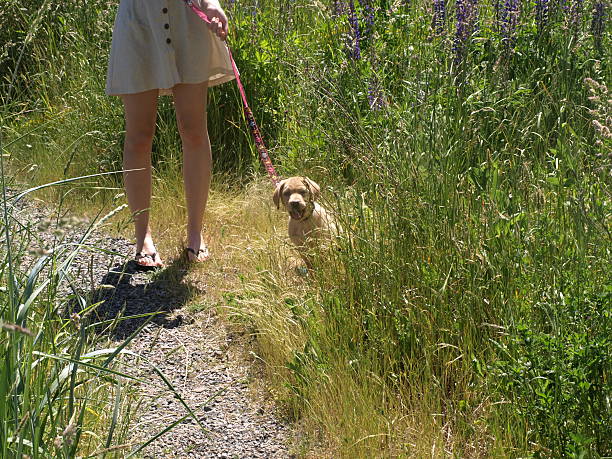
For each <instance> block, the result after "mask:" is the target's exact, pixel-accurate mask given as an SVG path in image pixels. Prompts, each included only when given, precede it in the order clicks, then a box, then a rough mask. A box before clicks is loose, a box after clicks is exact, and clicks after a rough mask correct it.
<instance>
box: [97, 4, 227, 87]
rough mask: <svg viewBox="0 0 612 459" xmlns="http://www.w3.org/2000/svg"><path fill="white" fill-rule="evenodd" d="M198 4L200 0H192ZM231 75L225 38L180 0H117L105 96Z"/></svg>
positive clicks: (215, 80)
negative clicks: (218, 35)
mask: <svg viewBox="0 0 612 459" xmlns="http://www.w3.org/2000/svg"><path fill="white" fill-rule="evenodd" d="M195 4H196V5H198V1H197V0H196V1H195ZM233 78H234V73H233V71H232V65H231V62H230V58H229V53H228V51H227V47H226V46H225V43H223V41H221V40H220V39H219V38H218V37H217V36H215V35H214V34H213V33H212V32H211V31H210V29H209V28H208V26H207V25H206V23H204V21H202V20H201V19H200V18H199V17H198V16H197V15H196V14H195V13H194V12H193V11H192V10H191V9H190V8H189V7H188V6H187V5H186V4H185V2H184V1H183V0H121V3H120V4H119V10H118V12H117V17H116V19H115V27H114V29H113V41H112V45H111V52H110V58H109V63H108V74H107V77H106V93H107V94H108V95H121V94H134V93H139V92H143V91H148V90H151V89H159V90H160V91H159V93H160V94H169V93H171V88H172V87H173V86H174V85H176V84H178V83H202V82H205V81H208V86H215V85H218V84H221V83H225V82H226V81H229V80H231V79H233Z"/></svg>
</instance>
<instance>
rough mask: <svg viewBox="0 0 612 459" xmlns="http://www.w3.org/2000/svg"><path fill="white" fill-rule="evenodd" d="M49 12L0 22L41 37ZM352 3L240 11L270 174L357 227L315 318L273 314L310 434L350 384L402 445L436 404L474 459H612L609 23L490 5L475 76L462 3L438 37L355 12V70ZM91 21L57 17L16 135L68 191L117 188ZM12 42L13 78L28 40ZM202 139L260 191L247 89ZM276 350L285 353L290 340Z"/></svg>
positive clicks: (217, 101) (384, 9) (268, 5)
mask: <svg viewBox="0 0 612 459" xmlns="http://www.w3.org/2000/svg"><path fill="white" fill-rule="evenodd" d="M177 1H178V0H177ZM35 3H37V2H32V4H31V6H30V4H28V6H27V7H26V9H20V10H17V9H15V8H16V7H15V8H8V9H7V8H5V9H3V11H2V12H0V21H4V22H2V24H7V23H8V22H6V21H9V20H11V21H12V20H15V21H17V22H16V23H18V24H23V23H24V21H25V23H27V21H29V20H31V19H29V18H32V17H33V16H34V15H35V14H36V7H37V6H40V5H38V4H37V5H35ZM38 3H40V2H38ZM342 3H343V2H326V3H320V2H314V3H313V2H304V1H299V0H297V1H288V0H287V1H282V2H280V3H279V2H274V3H272V2H265V1H259V2H253V3H250V2H246V3H245V2H229V1H228V2H227V4H226V7H227V12H228V15H229V17H230V24H231V29H232V34H231V37H230V41H229V44H230V46H231V48H232V51H233V54H234V57H235V59H236V61H237V64H238V67H239V69H240V71H241V75H242V79H243V82H244V84H245V87H246V91H247V94H248V98H249V102H250V105H251V106H252V107H253V109H254V112H255V117H256V119H257V120H258V123H259V124H260V127H261V128H262V132H263V135H264V139H265V141H266V143H267V144H268V146H269V147H271V148H270V150H271V156H272V158H273V161H274V163H275V165H276V166H277V167H278V168H279V169H280V171H281V173H282V174H283V175H287V176H289V175H294V174H300V175H309V176H310V177H311V178H313V179H315V180H316V181H318V182H320V183H321V184H323V185H324V193H323V194H324V196H325V202H324V204H325V205H327V206H329V207H330V208H333V210H334V211H335V214H336V215H337V218H338V221H339V223H340V224H341V226H342V228H343V230H342V234H341V235H340V237H339V241H338V245H339V250H337V251H333V253H332V254H322V257H323V259H322V263H321V264H320V266H318V267H317V270H316V271H315V272H314V273H313V274H312V275H310V276H309V282H311V286H312V288H313V291H312V292H311V293H310V295H307V298H304V299H300V301H295V302H294V301H292V302H290V303H286V302H285V300H284V297H283V299H282V300H279V301H280V303H281V304H280V306H278V305H276V306H277V307H280V308H281V309H282V311H284V312H285V313H287V314H288V316H289V318H290V320H289V323H290V324H291V326H294V327H296V328H297V329H299V333H298V335H299V336H305V338H304V340H303V342H301V343H300V344H299V345H295V346H293V347H292V348H291V349H290V351H289V352H287V353H286V354H283V358H284V364H283V365H282V366H283V369H284V370H286V371H287V374H288V376H287V374H284V373H283V378H284V379H283V383H284V384H285V385H286V386H287V387H289V388H290V392H291V394H292V397H293V399H292V400H293V401H294V403H292V406H295V407H297V408H296V413H297V415H298V416H299V415H303V416H308V415H311V416H314V417H316V416H315V415H314V414H313V412H312V411H309V410H313V409H314V408H313V405H312V400H313V399H314V398H315V397H316V392H317V390H318V388H319V387H320V385H321V384H323V385H327V386H329V385H332V384H333V382H334V381H338V379H339V378H340V377H339V375H345V374H348V375H349V376H346V377H348V378H352V379H351V380H352V381H354V382H355V384H360V385H362V389H363V391H364V392H368V390H371V388H372V387H377V388H382V389H381V390H380V394H381V395H380V398H379V399H378V400H377V406H379V409H378V411H377V412H376V415H380V416H382V417H385V419H386V421H387V425H393V423H394V422H395V419H404V418H406V417H408V413H412V411H411V410H414V409H415V408H414V407H415V406H417V405H418V402H419V401H421V400H427V401H428V402H430V405H431V406H428V407H427V409H428V410H429V411H428V412H427V414H426V415H424V416H423V418H427V419H430V418H432V416H433V413H435V415H436V416H443V425H444V426H445V427H444V428H440V427H439V426H438V425H437V424H435V422H434V421H432V425H434V424H435V427H432V429H433V428H435V429H438V430H439V435H440V437H443V438H444V439H445V441H446V442H447V443H446V444H445V447H447V448H449V449H450V450H452V452H453V453H454V454H456V455H457V456H459V457H461V456H477V455H479V454H480V455H484V456H486V455H504V456H522V455H530V454H531V455H538V454H539V455H545V456H546V455H549V456H562V455H576V456H580V455H586V456H588V455H592V456H597V455H609V454H610V449H611V446H610V444H609V438H610V430H609V426H610V419H609V415H607V413H609V411H610V410H609V406H608V403H609V402H608V399H607V397H608V395H607V394H609V390H610V387H609V379H610V368H609V363H608V362H607V361H606V360H607V359H606V357H607V355H609V353H610V349H609V348H610V339H609V335H610V330H609V323H610V322H609V321H610V317H609V314H610V294H609V288H610V287H609V286H610V277H609V271H610V268H609V267H610V266H611V265H612V252H611V250H610V247H611V242H612V239H611V238H612V235H611V232H610V219H611V215H612V207H611V201H610V170H611V167H612V157H611V156H610V153H609V151H610V141H611V140H610V135H609V132H610V129H611V126H610V125H609V115H610V110H609V109H610V107H609V100H608V99H609V89H608V86H609V84H610V71H609V66H608V58H609V50H610V49H612V47H610V46H609V37H610V32H609V28H608V27H605V28H604V30H603V33H602V34H601V36H596V35H595V32H594V30H595V29H592V28H591V24H592V22H593V11H594V9H595V7H596V6H597V4H598V3H597V1H585V2H579V1H569V2H566V5H567V8H563V7H562V5H561V3H559V2H546V4H547V5H548V10H547V11H548V13H547V16H546V21H545V22H538V21H539V20H538V19H537V17H536V10H535V9H536V8H537V7H538V6H537V5H538V4H540V3H542V2H535V3H531V2H525V1H522V2H517V3H518V4H519V8H518V10H517V11H518V12H517V16H516V20H517V22H516V28H515V29H512V30H510V29H509V28H508V25H507V23H504V22H503V17H504V16H503V14H502V13H503V10H500V8H501V9H503V8H506V6H505V5H504V4H502V3H503V2H493V1H485V2H478V8H479V10H478V15H477V20H478V27H476V28H475V29H474V32H473V33H472V35H470V36H469V37H468V38H467V39H466V41H465V43H464V44H463V46H464V48H462V49H464V53H462V54H461V56H460V59H458V56H457V55H456V54H455V52H454V40H455V37H456V31H457V23H456V10H457V8H456V7H457V5H456V3H455V2H446V12H447V17H446V21H445V23H444V27H443V30H442V31H441V32H436V31H435V30H433V28H432V4H431V3H430V2H428V1H423V0H420V1H414V2H400V1H393V2H387V1H381V2H355V1H354V2H353V5H354V8H355V11H356V17H357V21H358V23H359V25H360V27H361V32H363V34H362V38H361V41H360V53H361V54H360V55H361V58H360V59H355V57H354V56H355V49H354V45H355V31H354V30H353V29H352V26H351V23H350V22H349V21H348V18H347V11H348V10H347V9H346V8H345V9H344V10H343V12H342V13H340V14H338V12H337V11H335V8H336V7H337V6H338V5H341V4H342ZM509 3H510V2H506V4H509ZM11 4H12V3H11ZM40 4H42V3H40ZM367 5H371V6H372V7H373V12H374V15H373V25H372V27H371V30H370V31H369V32H368V33H365V30H366V22H367V18H368V14H369V13H368V11H369V10H368V9H367ZM77 6H78V5H77V3H76V2H75V3H73V2H63V7H62V10H61V11H56V10H53V8H54V7H49V8H47V9H43V10H44V18H45V19H44V21H43V24H44V26H43V27H41V29H40V31H39V33H38V34H36V36H33V37H32V41H31V42H30V43H29V44H28V47H29V48H28V50H29V51H31V52H28V53H27V54H26V55H25V56H26V57H27V59H26V60H25V61H24V65H25V66H26V67H24V68H25V69H27V72H26V71H24V72H23V74H20V79H19V85H18V91H17V95H18V104H17V105H16V107H17V108H18V109H17V110H14V111H13V113H15V114H17V115H15V116H14V117H12V118H11V119H10V120H9V122H8V123H7V124H8V126H9V127H10V129H12V131H11V137H12V138H15V139H17V140H16V141H15V144H14V145H13V146H12V147H11V152H10V153H11V154H13V155H14V156H15V161H16V162H17V163H18V164H19V165H22V166H24V167H26V168H27V167H29V166H30V164H31V163H37V164H42V165H44V166H45V167H44V168H42V167H41V168H34V169H33V170H34V172H33V173H31V174H30V176H31V178H32V179H34V180H35V179H36V177H37V175H36V174H41V173H42V171H41V169H45V170H49V168H51V169H52V167H51V166H52V164H53V163H54V162H56V163H59V164H60V169H59V170H58V171H57V172H58V173H59V178H61V177H63V176H67V175H76V174H78V173H85V172H98V171H107V170H116V169H118V168H119V167H120V151H121V145H120V144H121V131H122V129H123V128H122V113H121V107H120V104H119V102H118V101H116V100H115V99H111V98H107V97H105V96H104V95H103V84H104V75H105V70H106V56H107V53H108V46H109V44H110V31H111V28H112V17H113V14H112V13H111V11H112V10H113V8H114V6H115V4H114V3H110V4H109V3H108V2H104V1H102V0H97V1H93V2H88V7H87V8H85V9H83V8H78V7H77ZM52 10H53V15H51V11H52ZM85 15H87V17H85ZM14 18H17V19H14ZM62 18H63V19H62ZM18 20H20V21H21V22H18ZM605 24H607V22H606V23H605ZM0 30H2V34H3V35H2V38H3V39H4V40H5V42H6V43H7V47H5V48H4V49H6V50H8V51H6V52H5V53H4V55H3V56H4V57H3V58H4V59H7V60H6V61H5V62H8V63H9V64H10V63H11V62H14V61H15V59H16V56H17V54H16V51H15V50H16V48H14V47H13V48H11V46H12V45H11V43H20V42H22V41H23V40H24V37H25V35H24V32H23V30H25V29H23V28H22V27H21V28H20V27H16V28H15V29H11V28H6V27H1V28H0ZM67 50H69V52H67ZM3 52H4V51H3ZM10 65H12V64H10ZM10 65H8V66H7V67H5V68H3V69H6V73H5V74H4V75H3V78H6V75H8V74H9V73H10V72H9V71H8V70H9V69H10ZM606 94H608V96H606ZM174 123H175V121H174V114H173V111H172V104H171V103H170V102H169V101H167V100H163V101H162V102H161V103H160V106H159V122H158V131H157V132H158V135H157V137H156V141H155V145H154V152H153V154H154V156H153V157H154V164H155V167H156V173H157V178H158V179H159V180H165V179H167V178H169V177H172V176H173V174H176V173H177V171H178V168H179V167H180V149H179V140H178V136H177V133H176V129H175V125H174ZM209 131H210V134H211V139H212V143H213V151H214V152H215V153H214V155H215V164H216V166H215V167H216V168H217V171H223V172H226V173H229V174H232V175H234V176H237V177H239V178H240V179H241V181H247V180H248V177H249V176H250V175H252V174H254V173H256V171H258V170H259V167H260V166H259V164H258V160H257V157H256V154H255V150H254V147H253V145H252V142H251V140H250V137H249V136H250V135H249V132H248V130H247V128H246V126H245V125H244V120H243V116H242V112H241V101H240V98H239V95H238V92H237V90H236V88H235V86H234V85H232V84H229V85H223V86H222V87H220V88H215V89H214V90H212V91H211V96H210V107H209ZM22 134H25V136H24V137H23V139H19V136H20V135H22ZM27 145H30V146H31V147H27ZM66 163H68V165H67V166H66ZM62 174H63V175H62ZM263 269H265V270H268V271H270V272H274V270H275V269H276V270H278V267H274V266H265V267H263ZM259 282H263V283H264V284H265V285H266V288H271V286H270V285H268V284H266V282H268V281H266V280H264V281H259ZM256 291H259V290H256ZM253 295H256V294H253ZM253 295H251V296H249V297H248V300H249V301H253V298H252V296H253ZM262 296H263V295H262ZM245 298H246V297H245ZM235 301H236V302H237V303H239V304H240V303H241V302H243V303H248V302H247V301H246V300H245V299H244V298H242V299H235ZM271 303H274V301H271ZM234 306H235V305H234V304H233V303H232V307H234ZM267 306H268V307H269V308H270V309H273V307H274V304H268V305H267ZM287 310H288V311H287ZM244 314H245V315H247V316H248V315H249V314H251V311H250V310H249V308H248V307H245V309H244ZM260 317H264V318H263V320H261V321H260V322H258V323H256V326H258V327H259V328H261V329H264V330H265V329H266V327H267V326H268V323H267V322H266V317H265V314H264V315H263V316H260ZM253 320H255V319H253ZM275 332H276V331H275ZM270 335H272V336H270V337H268V339H270V340H272V341H274V339H276V340H277V341H275V343H277V344H278V346H277V347H278V348H281V347H282V345H283V344H284V343H285V338H286V337H285V336H284V335H283V334H282V333H276V334H274V333H270ZM339 368H343V369H344V370H342V371H345V370H346V373H341V370H339ZM337 392H338V393H341V395H342V396H344V395H346V394H344V393H342V390H341V389H337ZM388 393H391V394H393V396H392V397H388ZM346 397H348V395H346ZM389 399H393V400H396V399H397V400H399V402H398V404H399V405H400V406H401V409H400V412H399V413H398V412H394V413H393V412H392V407H391V403H390V402H389ZM509 401H511V402H512V403H507V402H509ZM324 409H326V410H327V412H331V411H332V410H334V407H330V406H326V407H324ZM421 409H424V408H421ZM347 416H348V415H347ZM320 417H323V416H322V415H321V416H320ZM343 422H344V421H343ZM364 423H365V422H364ZM322 424H323V423H322ZM340 424H342V423H340ZM482 424H485V425H486V428H484V430H483V431H478V429H477V426H478V425H482ZM346 425H351V424H350V423H348V420H347V423H346ZM334 427H335V426H329V425H322V426H321V428H322V429H324V430H325V431H326V432H331V431H333V428H334ZM411 428H412V426H411ZM389 429H391V428H389ZM443 429H447V430H443ZM448 432H452V435H450V434H448ZM378 434H379V432H366V433H365V434H364V437H365V438H371V437H376V436H377V435H378ZM338 435H339V436H341V438H339V439H337V442H338V443H339V444H341V445H344V446H343V447H346V449H343V450H342V451H343V453H344V454H347V455H350V454H355V451H356V450H355V449H351V447H350V446H346V445H347V444H348V445H357V446H355V448H360V447H362V445H364V446H363V448H364V449H363V450H359V451H361V454H362V455H363V456H364V457H372V454H371V453H372V450H367V449H365V448H366V446H365V445H366V444H367V443H368V442H366V441H364V442H361V440H362V438H352V437H351V435H357V434H356V433H354V432H351V431H350V429H349V428H348V427H346V430H344V431H341V433H339V434H338ZM478 435H480V437H479V436H478ZM449 437H452V439H451V440H448V438H449ZM474 437H476V440H475V442H476V443H478V442H479V440H481V439H482V441H481V442H480V443H482V444H483V445H484V446H482V447H481V448H482V449H481V450H479V449H478V448H476V447H473V448H472V447H471V446H469V445H470V444H471V442H474ZM401 438H402V437H401V435H398V437H397V438H396V443H397V445H396V446H397V448H398V450H401V451H400V452H402V453H404V454H413V455H414V454H416V453H413V452H412V450H410V449H409V447H408V446H407V441H404V440H403V439H401ZM491 438H493V439H494V440H490V439H491ZM468 440H470V441H468ZM389 441H391V440H389ZM450 443H452V445H449V444H450ZM402 448H403V449H402ZM406 448H408V449H406ZM470 448H472V449H470ZM483 450H484V452H483ZM376 451H378V450H376ZM428 454H429V453H428ZM374 455H376V454H374ZM416 455H417V456H418V454H416ZM358 456H359V454H357V455H356V456H352V457H358Z"/></svg>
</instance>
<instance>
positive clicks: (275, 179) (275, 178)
mask: <svg viewBox="0 0 612 459" xmlns="http://www.w3.org/2000/svg"><path fill="white" fill-rule="evenodd" d="M184 1H185V3H186V4H187V6H188V7H189V8H191V9H192V10H193V11H194V13H195V14H197V15H198V16H199V17H200V19H202V21H204V22H206V23H208V24H210V22H211V21H210V19H208V16H206V14H205V13H204V12H203V11H202V10H201V9H200V8H198V7H197V6H195V4H194V3H193V0H184ZM225 46H227V52H228V53H229V58H230V62H231V63H232V70H233V71H234V76H235V77H236V83H237V84H238V90H239V91H240V96H241V97H242V102H243V104H244V116H245V117H246V120H247V123H248V125H249V129H250V130H251V134H252V135H253V139H254V140H255V146H256V147H257V152H258V153H259V158H260V159H261V162H262V163H263V165H264V167H265V168H266V171H267V172H268V175H269V176H270V180H272V183H273V184H274V186H276V185H278V183H279V182H280V177H279V175H278V173H277V172H276V169H274V166H273V165H272V161H271V160H270V155H269V154H268V150H267V149H266V146H265V144H264V141H263V139H262V137H261V132H260V131H259V127H258V126H257V123H256V122H255V117H254V116H253V112H252V111H251V109H250V108H249V104H248V102H247V98H246V93H245V92H244V87H243V86H242V82H241V81H240V74H239V73H238V67H236V62H235V61H234V57H233V56H232V51H231V50H230V48H229V46H228V45H227V43H226V44H225Z"/></svg>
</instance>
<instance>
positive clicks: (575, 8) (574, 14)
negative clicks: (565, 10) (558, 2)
mask: <svg viewBox="0 0 612 459" xmlns="http://www.w3.org/2000/svg"><path fill="white" fill-rule="evenodd" d="M583 3H584V0H572V2H571V6H570V7H569V18H568V25H569V28H570V29H571V30H572V31H573V33H574V37H575V38H577V37H578V30H579V28H580V23H581V22H582V9H583Z"/></svg>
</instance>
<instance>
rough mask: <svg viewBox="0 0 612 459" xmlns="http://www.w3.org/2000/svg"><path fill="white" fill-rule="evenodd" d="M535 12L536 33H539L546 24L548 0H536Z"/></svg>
mask: <svg viewBox="0 0 612 459" xmlns="http://www.w3.org/2000/svg"><path fill="white" fill-rule="evenodd" d="M535 12H536V25H537V27H538V34H541V33H542V32H543V31H544V29H545V28H546V25H547V24H548V0H536V4H535Z"/></svg>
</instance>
